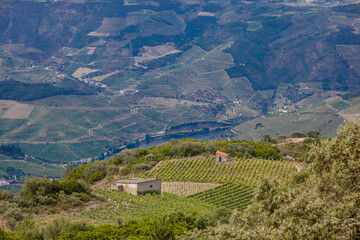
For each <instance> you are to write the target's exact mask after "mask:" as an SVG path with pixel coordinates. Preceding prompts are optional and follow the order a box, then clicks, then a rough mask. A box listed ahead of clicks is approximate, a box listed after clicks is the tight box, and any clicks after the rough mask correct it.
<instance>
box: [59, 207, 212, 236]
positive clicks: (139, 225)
mask: <svg viewBox="0 0 360 240" xmlns="http://www.w3.org/2000/svg"><path fill="white" fill-rule="evenodd" d="M208 226H212V225H211V220H210V219H209V218H207V217H204V216H202V215H200V214H197V213H191V214H184V213H182V212H175V213H171V214H166V215H163V216H154V217H152V218H150V219H144V220H140V221H136V220H130V221H128V222H127V223H125V224H120V225H119V226H115V225H100V226H98V227H96V228H93V229H90V230H87V231H85V230H82V231H78V232H77V233H73V232H71V233H66V234H65V235H63V236H60V237H59V238H58V239H59V240H70V239H71V240H88V239H94V240H95V239H154V240H160V239H164V240H168V239H176V237H177V236H179V235H181V234H183V233H184V232H187V231H191V230H193V229H205V228H206V227H208Z"/></svg>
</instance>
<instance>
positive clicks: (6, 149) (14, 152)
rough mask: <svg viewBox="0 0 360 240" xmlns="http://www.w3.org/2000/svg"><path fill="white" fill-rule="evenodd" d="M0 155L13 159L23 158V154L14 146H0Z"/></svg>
mask: <svg viewBox="0 0 360 240" xmlns="http://www.w3.org/2000/svg"><path fill="white" fill-rule="evenodd" d="M0 154H4V155H6V156H10V157H13V158H24V153H23V152H22V150H21V148H19V147H17V146H14V145H0Z"/></svg>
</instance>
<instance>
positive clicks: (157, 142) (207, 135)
mask: <svg viewBox="0 0 360 240" xmlns="http://www.w3.org/2000/svg"><path fill="white" fill-rule="evenodd" d="M225 131H226V130H218V131H211V132H207V133H198V134H191V135H189V136H187V137H189V138H193V139H196V140H203V141H204V140H210V139H214V138H215V137H216V136H217V135H219V134H221V133H223V132H225ZM172 138H174V139H183V138H184V137H183V136H181V137H172ZM170 139H171V138H165V139H163V138H162V139H157V140H150V141H149V142H141V143H140V145H139V146H137V147H135V149H146V148H149V147H153V146H156V145H160V144H162V143H165V142H168V141H170ZM112 157H113V155H110V156H106V157H105V160H109V159H110V158H112Z"/></svg>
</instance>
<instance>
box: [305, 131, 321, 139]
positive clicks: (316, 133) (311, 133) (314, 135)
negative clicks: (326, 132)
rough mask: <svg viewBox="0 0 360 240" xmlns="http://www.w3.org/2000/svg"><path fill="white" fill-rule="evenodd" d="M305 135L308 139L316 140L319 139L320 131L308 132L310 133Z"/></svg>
mask: <svg viewBox="0 0 360 240" xmlns="http://www.w3.org/2000/svg"><path fill="white" fill-rule="evenodd" d="M306 134H307V136H308V137H309V138H317V137H319V135H320V131H317V130H310V131H308V132H307V133H306Z"/></svg>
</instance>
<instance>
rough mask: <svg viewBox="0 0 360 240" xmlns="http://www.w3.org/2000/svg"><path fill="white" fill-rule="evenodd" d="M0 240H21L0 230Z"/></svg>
mask: <svg viewBox="0 0 360 240" xmlns="http://www.w3.org/2000/svg"><path fill="white" fill-rule="evenodd" d="M0 239H1V240H22V239H21V238H19V237H17V236H16V235H15V234H14V233H13V232H10V231H4V230H3V229H1V228H0Z"/></svg>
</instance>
